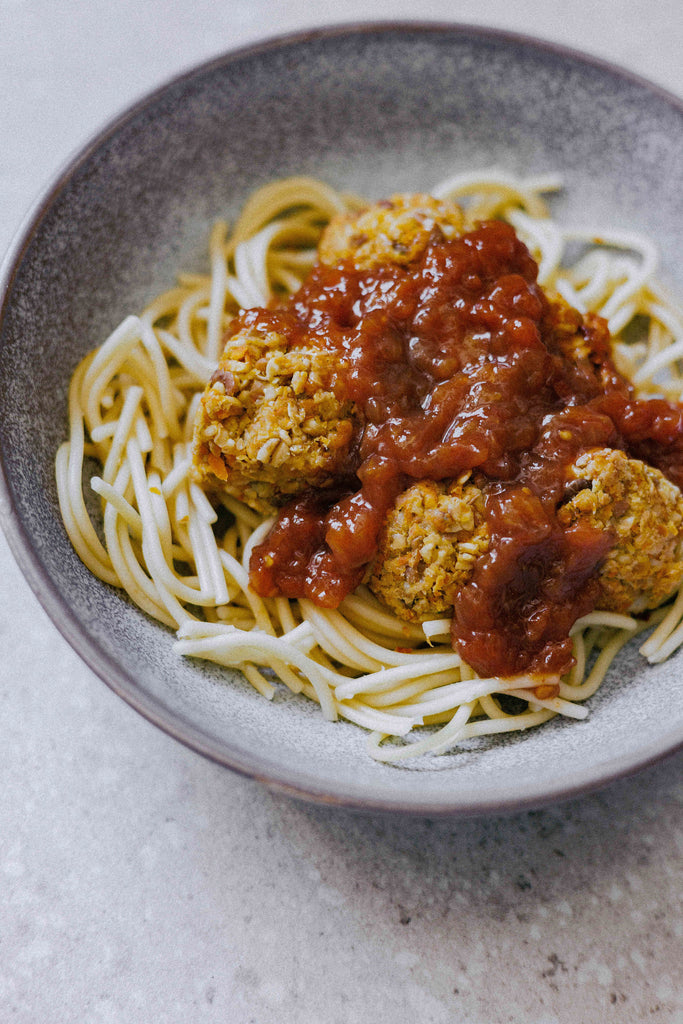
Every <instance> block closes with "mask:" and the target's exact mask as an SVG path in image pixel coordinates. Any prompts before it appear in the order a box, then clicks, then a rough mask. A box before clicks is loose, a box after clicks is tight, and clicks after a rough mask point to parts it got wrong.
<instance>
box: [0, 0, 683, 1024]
mask: <svg viewBox="0 0 683 1024" xmlns="http://www.w3.org/2000/svg"><path fill="white" fill-rule="evenodd" d="M338 10H339V9H338V8H335V9H331V10H330V11H329V13H328V12H327V11H325V10H324V9H323V8H320V7H318V8H317V9H316V12H315V15H314V16H313V15H312V14H311V13H310V12H309V8H308V5H306V4H305V3H304V2H302V0H299V2H292V0H289V2H287V0H281V2H279V3H265V2H262V0H250V2H242V0H233V2H231V3H224V4H218V3H215V0H212V2H208V0H197V2H195V3H194V4H186V3H182V4H181V3H179V2H176V0H170V2H166V3H162V2H160V0H146V2H144V3H140V2H135V3H133V2H129V0H119V2H116V0H114V2H109V3H107V4H105V3H103V2H102V0H90V2H86V0H80V2H76V0H64V2H63V3H61V4H52V3H48V2H46V0H33V2H28V0H27V2H22V0H0V96H2V99H1V100H0V110H1V111H2V116H1V117H0V154H1V156H0V248H3V249H4V247H5V246H6V244H7V243H8V242H9V239H10V237H11V234H12V233H13V231H14V230H15V229H16V228H17V226H18V224H19V221H20V218H21V216H22V214H23V213H24V212H25V210H26V208H27V207H28V205H29V203H30V202H31V200H32V199H33V197H34V196H35V195H36V194H37V193H38V192H39V191H40V189H41V187H42V186H43V185H44V184H45V182H46V181H47V180H48V179H49V178H50V177H51V176H52V175H53V173H54V172H55V170H56V169H57V168H58V167H59V165H60V163H61V162H62V161H63V160H64V158H65V157H66V156H67V155H68V154H69V153H70V152H71V151H72V150H73V149H74V148H75V147H77V146H79V145H80V144H81V143H82V142H83V141H85V139H86V138H87V137H88V135H89V134H90V133H91V132H92V131H94V130H95V129H96V128H97V127H98V126H99V125H100V124H101V123H102V122H103V121H104V120H106V119H107V118H109V117H110V116H111V115H112V114H114V113H116V112H117V111H118V110H119V109H121V108H122V107H123V106H125V105H126V104H127V103H128V102H129V101H130V100H132V99H134V98H135V97H137V96H138V95H140V94H141V93H142V92H144V91H145V90H147V89H148V88H151V87H152V86H154V85H155V84H157V83H158V82H160V81H162V80H164V79H166V78H167V77H169V76H170V75H171V74H173V73H175V72H176V71H178V70H181V69H182V68H184V67H186V66H188V65H189V64H191V63H194V62H195V61H197V60H201V59H204V58H206V57H210V56H211V55H213V54H215V53H218V52H220V51H221V50H223V49H226V48H229V47H233V46H236V45H240V44H242V43H244V42H250V41H252V40H254V39H257V38H261V37H263V36H264V35H266V34H269V35H270V34H275V33H280V32H282V31H289V30H292V29H298V28H301V27H308V26H312V25H314V24H322V23H324V22H326V21H329V20H335V19H336V20H339V14H338V13H337V12H338ZM418 14H419V16H421V17H429V18H435V19H456V20H457V19H458V18H460V19H462V20H473V21H477V22H479V23H482V24H484V23H485V24H491V25H496V26H499V27H504V28H511V29H516V30H520V31H527V32H530V33H532V34H536V35H539V36H542V37H545V38H548V39H552V40H555V41H557V42H561V43H564V44H568V45H571V46H575V47H579V48H584V49H588V50H590V51H591V52H593V53H596V54H599V55H601V56H604V57H607V58H609V59H612V60H615V61H617V62H618V63H621V64H625V65H628V66H629V67H631V68H632V69H633V70H635V71H636V72H639V73H641V74H643V75H645V76H647V77H649V78H651V79H653V80H654V81H657V82H659V83H660V84H662V85H664V86H666V87H668V88H669V89H671V90H672V91H674V92H677V93H679V94H681V93H683V72H682V70H681V63H680V53H681V46H682V44H683V18H682V16H681V13H680V6H679V3H678V0H675V2H674V0H662V2H659V3H657V4H656V5H651V4H650V3H644V2H640V0H625V2H622V3H621V4H620V5H619V7H618V9H616V8H615V5H614V4H613V3H612V2H611V0H593V2H592V3H589V2H588V0H575V2H574V3H573V4H572V5H571V8H570V9H568V8H567V7H564V8H563V7H559V6H556V5H552V4H548V3H547V2H545V3H541V2H533V3H526V4H523V5H511V4H504V3H502V2H500V0H495V2H494V0H482V2H481V3H480V4H479V5H478V7H477V10H476V11H473V9H472V7H471V5H465V4H462V3H448V2H446V0H444V2H441V3H437V2H431V3H425V4H423V5H422V7H421V8H420V10H419V11H417V10H416V8H415V6H414V4H409V3H406V2H399V0H396V2H394V3H388V2H381V0H374V2H373V0H365V2H364V3H360V2H356V0H353V2H349V3H347V4H346V6H345V8H344V10H343V16H344V18H345V20H353V19H367V18H374V19H377V18H391V17H416V16H418ZM0 570H1V571H0V637H1V638H2V640H3V645H2V651H3V656H2V659H1V660H0V688H1V692H2V697H3V703H4V715H3V719H4V742H3V743H2V745H1V746H0V772H1V773H2V780H3V784H2V791H1V795H0V893H1V894H2V896H1V898H0V1020H2V1021H3V1022H4V1021H5V1020H7V1021H20V1022H22V1024H24V1022H26V1024H29V1022H30V1024H34V1022H43V1021H45V1022H56V1024H61V1022H71V1021H79V1022H93V1024H95V1022H96V1024H99V1022H117V1024H118V1022H123V1024H126V1022H138V1021H140V1022H143V1021H144V1022H148V1021H154V1022H155V1024H157V1022H159V1024H161V1022H170V1024H181V1022H182V1024H185V1022H190V1021H195V1020H202V1021H203V1020H206V1021H227V1022H231V1024H232V1022H236V1024H242V1022H244V1024H247V1022H252V1021H253V1022H254V1024H270V1022H273V1024H308V1022H311V1024H312V1022H316V1024H317V1022H321V1021H325V1022H331V1024H337V1022H339V1024H346V1022H350V1024H355V1022H356V1021H359V1020H365V1019H368V1020H374V1021H375V1022H377V1024H385V1022H389V1021H392V1022H393V1021H402V1020H406V1019H414V1020H417V1021H420V1022H434V1024H441V1022H444V1024H446V1022H449V1024H450V1022H452V1021H455V1022H458V1024H460V1022H476V1024H479V1022H481V1024H497V1022H503V1021H511V1022H529V1024H550V1022H556V1021H557V1022H560V1024H565V1022H566V1024H583V1022H593V1021H595V1020H599V1019H605V1020H614V1021H619V1022H620V1024H621V1022H626V1024H631V1022H633V1024H636V1022H641V1021H645V1020H653V1021H667V1022H669V1021H681V1020H683V998H682V996H681V984H680V964H681V961H682V959H683V957H682V955H681V954H682V953H683V921H682V918H681V913H680V910H681V902H680V899H681V880H682V876H683V869H682V865H681V853H682V849H683V812H682V809H681V805H682V804H683V787H682V785H681V782H680V769H681V766H682V765H683V757H682V756H681V755H679V756H678V757H675V758H673V759H671V760H669V761H668V762H666V763H664V764H661V765H659V766H657V767H655V768H653V769H650V770H648V771H646V772H644V773H642V774H640V775H639V776H637V777H636V778H633V779H631V780H627V781H624V782H621V783H618V784H617V785H615V786H612V787H610V788H609V789H607V790H605V791H604V792H602V793H600V794H597V795H594V796H591V797H587V798H585V799H582V800H576V801H573V802H570V803H567V804H564V805H562V806H560V807H557V808H554V809H551V810H546V811H539V812H535V813H526V814H521V815H518V816H514V817H511V818H507V819H490V820H487V821H474V822H464V823H462V822H461V823H456V824H450V823H448V822H446V821H440V822H430V821H420V820H414V821H403V820H398V821H394V820H391V819H377V818H374V819H373V818H364V817H353V816H349V815H347V814H342V813H341V812H337V811H333V810H325V809H319V808H318V809H313V808H309V807H306V806H303V805H300V804H296V803H293V802H290V801H288V800H285V799H283V798H280V797H273V796H272V795H270V794H269V793H268V792H266V791H265V790H264V789H262V788H261V787H260V786H258V785H257V784H254V783H251V782H247V781H245V780H243V779H240V778H238V777H236V776H234V775H232V774H229V773H227V772H225V771H223V770H221V769H219V768H217V767H215V766H214V765H211V764H209V763H207V762H205V761H203V760H202V759H201V758H199V757H197V756H196V755H194V754H192V753H190V752H188V751H186V750H185V749H184V748H183V747H181V746H180V745H178V744H177V743H174V742H173V741H172V740H170V739H169V738H167V737H166V736H164V735H162V734H161V733H160V732H158V731H157V730H155V729H153V728H152V727H151V726H150V725H148V724H147V723H146V722H145V721H143V720H142V719H141V718H139V717H138V716H137V715H135V713H134V712H133V711H131V710H130V709H129V708H127V707H126V706H125V705H124V704H123V703H122V702H121V701H120V700H118V698H116V697H114V695H113V694H111V693H110V692H109V690H108V689H107V688H106V687H105V686H104V685H103V684H102V683H101V682H100V681H99V680H97V679H96V678H95V677H94V676H93V675H92V674H91V673H90V672H89V671H88V670H87V669H86V668H85V667H84V666H83V665H82V663H81V662H80V661H79V659H78V658H77V657H76V656H75V655H74V654H73V653H72V652H71V650H70V649H69V648H68V647H67V646H66V645H65V643H64V641H63V640H62V639H61V637H60V636H59V635H58V634H57V633H56V631H55V630H54V628H53V627H52V626H51V624H50V623H49V622H48V621H47V619H46V617H45V616H44V614H43V613H42V611H41V610H40V608H39V607H38V605H37V602H36V601H35V599H34V598H33V596H32V595H31V594H30V593H29V591H28V588H27V587H26V585H25V584H24V582H23V580H22V579H21V577H20V575H19V572H18V570H17V569H16V567H15V566H14V563H13V561H12V559H11V556H10V555H9V553H8V551H7V548H6V545H5V544H4V542H0Z"/></svg>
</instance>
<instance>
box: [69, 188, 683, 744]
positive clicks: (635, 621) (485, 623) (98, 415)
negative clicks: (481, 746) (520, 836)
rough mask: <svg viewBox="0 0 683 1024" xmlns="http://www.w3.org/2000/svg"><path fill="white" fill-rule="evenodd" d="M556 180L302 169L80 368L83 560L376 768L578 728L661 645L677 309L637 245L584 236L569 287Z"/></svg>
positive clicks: (221, 231)
mask: <svg viewBox="0 0 683 1024" xmlns="http://www.w3.org/2000/svg"><path fill="white" fill-rule="evenodd" d="M556 186H557V183H556V182H553V181H547V180H546V181H542V180H541V181H538V180H537V181H517V180H515V179H513V178H511V177H510V176H508V175H504V174H491V173H488V174H483V175H482V174H477V175H472V176H468V177H464V178H459V179H455V180H451V181H450V182H446V183H444V184H443V185H442V186H439V187H437V188H436V189H434V190H432V192H431V193H430V194H422V193H417V194H411V195H398V196H394V197H390V198H389V199H386V200H381V201H380V202H378V203H366V202H363V201H361V200H358V199H357V198H356V197H348V196H344V195H341V194H339V193H337V192H335V191H334V190H332V189H330V188H328V187H327V186H324V185H322V184H321V183H319V182H316V181H312V180H310V179H291V180H288V181H284V182H279V183H275V184H274V185H272V186H268V187H266V188H265V189H262V190H261V191H259V192H258V193H257V194H256V195H255V196H253V197H252V199H251V200H250V201H249V202H248V203H247V205H246V207H245V208H244V210H243V212H242V215H241V217H240V219H239V220H238V222H237V224H236V225H235V227H234V229H233V231H232V232H231V233H228V231H227V227H226V225H224V224H222V223H219V224H217V225H216V226H215V228H214V230H213V232H212V234H211V239H210V246H209V249H210V262H211V274H210V275H208V276H202V275H181V276H180V278H179V282H178V287H176V288H174V289H172V290H171V291H170V292H167V293H165V294H164V295H162V296H159V297H158V298H157V299H155V300H154V301H153V302H152V303H151V304H150V306H149V307H148V308H147V309H146V310H145V311H144V312H143V313H142V314H141V315H140V316H139V317H129V318H128V319H127V320H126V321H124V323H123V324H122V325H121V327H120V328H118V329H117V331H115V332H114V334H113V335H112V336H111V337H110V338H109V339H108V340H107V341H106V342H105V343H104V345H103V346H102V348H101V349H99V350H97V351H96V352H95V353H92V354H91V355H90V356H88V357H87V358H86V360H84V362H83V363H82V364H81V366H80V367H79V368H78V369H77V371H76V373H75V375H74V379H73V382H72V387H71V396H70V407H71V414H70V415H71V437H70V440H69V441H68V442H66V443H65V445H63V446H62V447H61V448H60V451H59V453H58V457H57V478H58V485H59V493H60V504H61V507H62V514H63V517H64V521H65V525H66V527H67V530H68V532H69V536H70V537H71V539H72V543H73V544H74V547H75V548H76V550H77V551H78V553H79V555H80V556H81V558H82V559H83V560H84V562H85V563H86V564H87V565H88V566H89V567H90V568H91V569H92V570H93V571H94V572H95V573H96V574H97V575H98V576H100V578H102V579H103V580H105V581H106V582H109V583H111V584H113V585H116V586H122V587H123V588H124V589H125V590H126V591H127V592H128V594H129V595H130V597H131V598H132V599H133V600H134V601H135V602H136V603H137V604H138V605H139V606H140V608H141V609H142V610H143V611H145V612H146V613H147V614H149V615H151V616H153V617H154V618H156V619H158V620H159V621H161V622H162V623H164V624H166V625H168V626H170V627H172V628H175V629H176V630H177V631H178V637H179V640H178V645H177V646H178V650H179V652H180V653H182V654H185V655H188V656H192V657H203V658H207V659H209V660H212V661H215V662H218V663H219V664H226V665H230V666H232V667H239V668H240V669H241V670H242V671H243V673H244V675H245V676H246V678H247V679H248V680H249V681H250V682H251V683H252V684H253V685H254V686H255V687H256V689H258V690H259V691H260V692H261V693H262V694H264V695H265V696H268V697H272V696H273V695H274V694H275V692H276V684H275V683H274V679H273V676H274V677H276V678H277V679H279V680H281V681H282V683H284V684H285V685H286V686H288V687H289V688H290V689H291V690H293V691H295V692H300V693H304V694H305V695H307V696H309V697H313V698H314V699H316V700H317V701H318V702H319V703H320V705H321V707H322V709H323V712H324V714H325V715H326V717H328V718H330V719H333V718H336V717H338V716H343V717H345V718H348V719H350V720H351V721H354V722H356V723H358V724H359V725H362V726H364V727H365V728H367V729H369V730H370V733H371V735H370V738H369V749H370V752H371V754H372V755H373V756H374V757H376V758H378V759H381V760H386V761H399V760H401V759H403V758H405V757H409V756H410V757H413V756H417V755H418V754H421V753H426V752H428V751H432V752H439V751H443V750H447V749H451V748H452V747H453V745H454V744H456V743H457V742H459V741H461V740H462V739H465V738H468V737H472V736H479V735H487V734H492V733H498V732H507V731H512V730H517V729H525V728H528V727H530V726H533V725H537V724H541V723H542V722H544V721H546V720H547V719H549V718H550V717H552V716H554V715H556V714H564V715H567V716H569V717H575V718H581V717H584V716H585V714H586V709H585V707H583V705H582V703H581V702H582V701H583V700H584V699H585V698H586V697H587V696H590V695H591V694H592V693H594V692H595V690H596V689H597V687H598V686H599V684H600V682H601V680H602V679H603V678H604V675H605V673H606V671H607V668H608V666H609V663H610V662H611V660H612V658H613V657H614V656H615V655H616V653H617V652H618V650H619V649H620V647H621V646H623V644H624V643H626V642H627V640H628V639H630V638H631V637H632V636H633V635H635V634H636V633H637V632H639V631H641V630H644V629H646V628H648V627H651V626H653V625H655V626H656V629H655V631H654V633H653V634H652V636H651V637H650V638H649V639H648V640H647V641H646V644H645V645H644V646H643V651H644V653H645V654H646V655H647V656H649V657H650V658H651V659H657V658H660V657H664V656H666V654H668V653H670V651H671V650H672V649H674V648H675V646H676V645H677V644H678V643H679V642H680V637H679V633H678V628H679V621H680V618H681V616H682V615H683V607H681V604H682V602H681V601H680V600H678V599H677V600H676V601H675V602H674V604H673V606H672V607H670V608H668V607H665V606H664V605H665V602H667V601H668V600H669V599H670V598H671V597H672V596H673V595H674V593H675V592H676V591H677V590H678V588H679V586H680V585H681V582H682V581H683V557H682V554H681V541H682V538H683V497H682V496H681V492H680V490H679V485H680V484H681V482H683V459H682V454H683V447H682V444H683V442H682V441H681V438H682V437H683V416H682V415H681V410H682V407H681V406H680V405H679V404H678V403H679V398H680V392H681V379H680V373H679V371H678V369H677V367H676V362H675V361H676V359H677V354H676V353H677V350H676V349H675V348H674V347H673V337H674V335H675V334H676V332H677V330H678V318H679V313H678V312H677V310H676V308H675V305H674V304H673V303H672V302H671V301H670V300H668V299H667V298H666V297H665V296H664V295H663V293H662V291H661V289H660V288H659V286H658V285H657V284H656V283H655V282H654V279H653V277H652V272H653V269H654V266H653V264H654V252H653V249H652V246H651V245H650V243H649V242H648V241H647V240H644V239H640V238H637V237H631V236H624V235H605V234H602V235H601V236H600V237H597V236H596V233H595V232H594V231H591V230H589V231H584V232H580V233H578V234H579V238H578V241H579V242H580V243H581V245H582V247H583V248H584V249H585V250H586V251H585V252H583V253H582V254H581V257H580V258H579V260H578V261H574V262H573V263H571V264H570V266H568V267H567V266H563V264H562V257H563V255H564V251H565V248H566V241H567V238H568V237H570V236H571V235H572V233H567V232H566V231H564V230H563V229H562V228H560V227H559V225H557V224H556V223H555V222H554V221H553V220H552V219H551V218H550V217H549V216H548V215H547V208H546V205H545V202H544V199H543V195H544V193H545V192H547V191H550V190H551V188H554V187H556ZM573 234H574V235H576V234H577V233H573ZM572 240H573V241H576V239H575V238H573V239H572ZM638 321H639V322H638ZM639 325H640V327H641V328H643V329H642V330H640V332H638V333H637V337H636V338H635V340H633V339H632V337H631V335H632V334H633V332H634V331H635V330H636V328H637V327H638V326H639ZM664 371H667V374H666V377H665V378H663V377H662V374H663V372H664ZM84 455H90V456H93V457H94V458H96V459H97V460H98V461H99V463H100V465H101V467H102V468H101V471H100V472H99V473H97V474H96V475H95V476H94V477H93V478H92V480H91V486H92V487H93V489H94V490H95V491H96V492H97V493H98V494H99V495H100V496H101V498H102V501H103V522H102V529H103V535H104V544H103V543H102V542H101V540H100V539H99V537H98V536H97V532H96V530H95V528H94V527H93V525H92V523H91V521H90V519H89V518H88V517H87V512H86V508H85V502H84V498H83V492H82V467H83V458H84ZM663 606H664V607H663ZM422 725H427V726H430V725H432V726H439V727H440V728H436V729H428V730H426V734H425V735H424V736H420V737H419V738H418V737H417V735H416V730H417V728H418V727H419V726H422ZM389 737H402V738H406V737H407V740H408V741H407V742H405V741H404V742H400V743H397V742H393V743H387V742H385V741H386V740H387V738H389Z"/></svg>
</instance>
